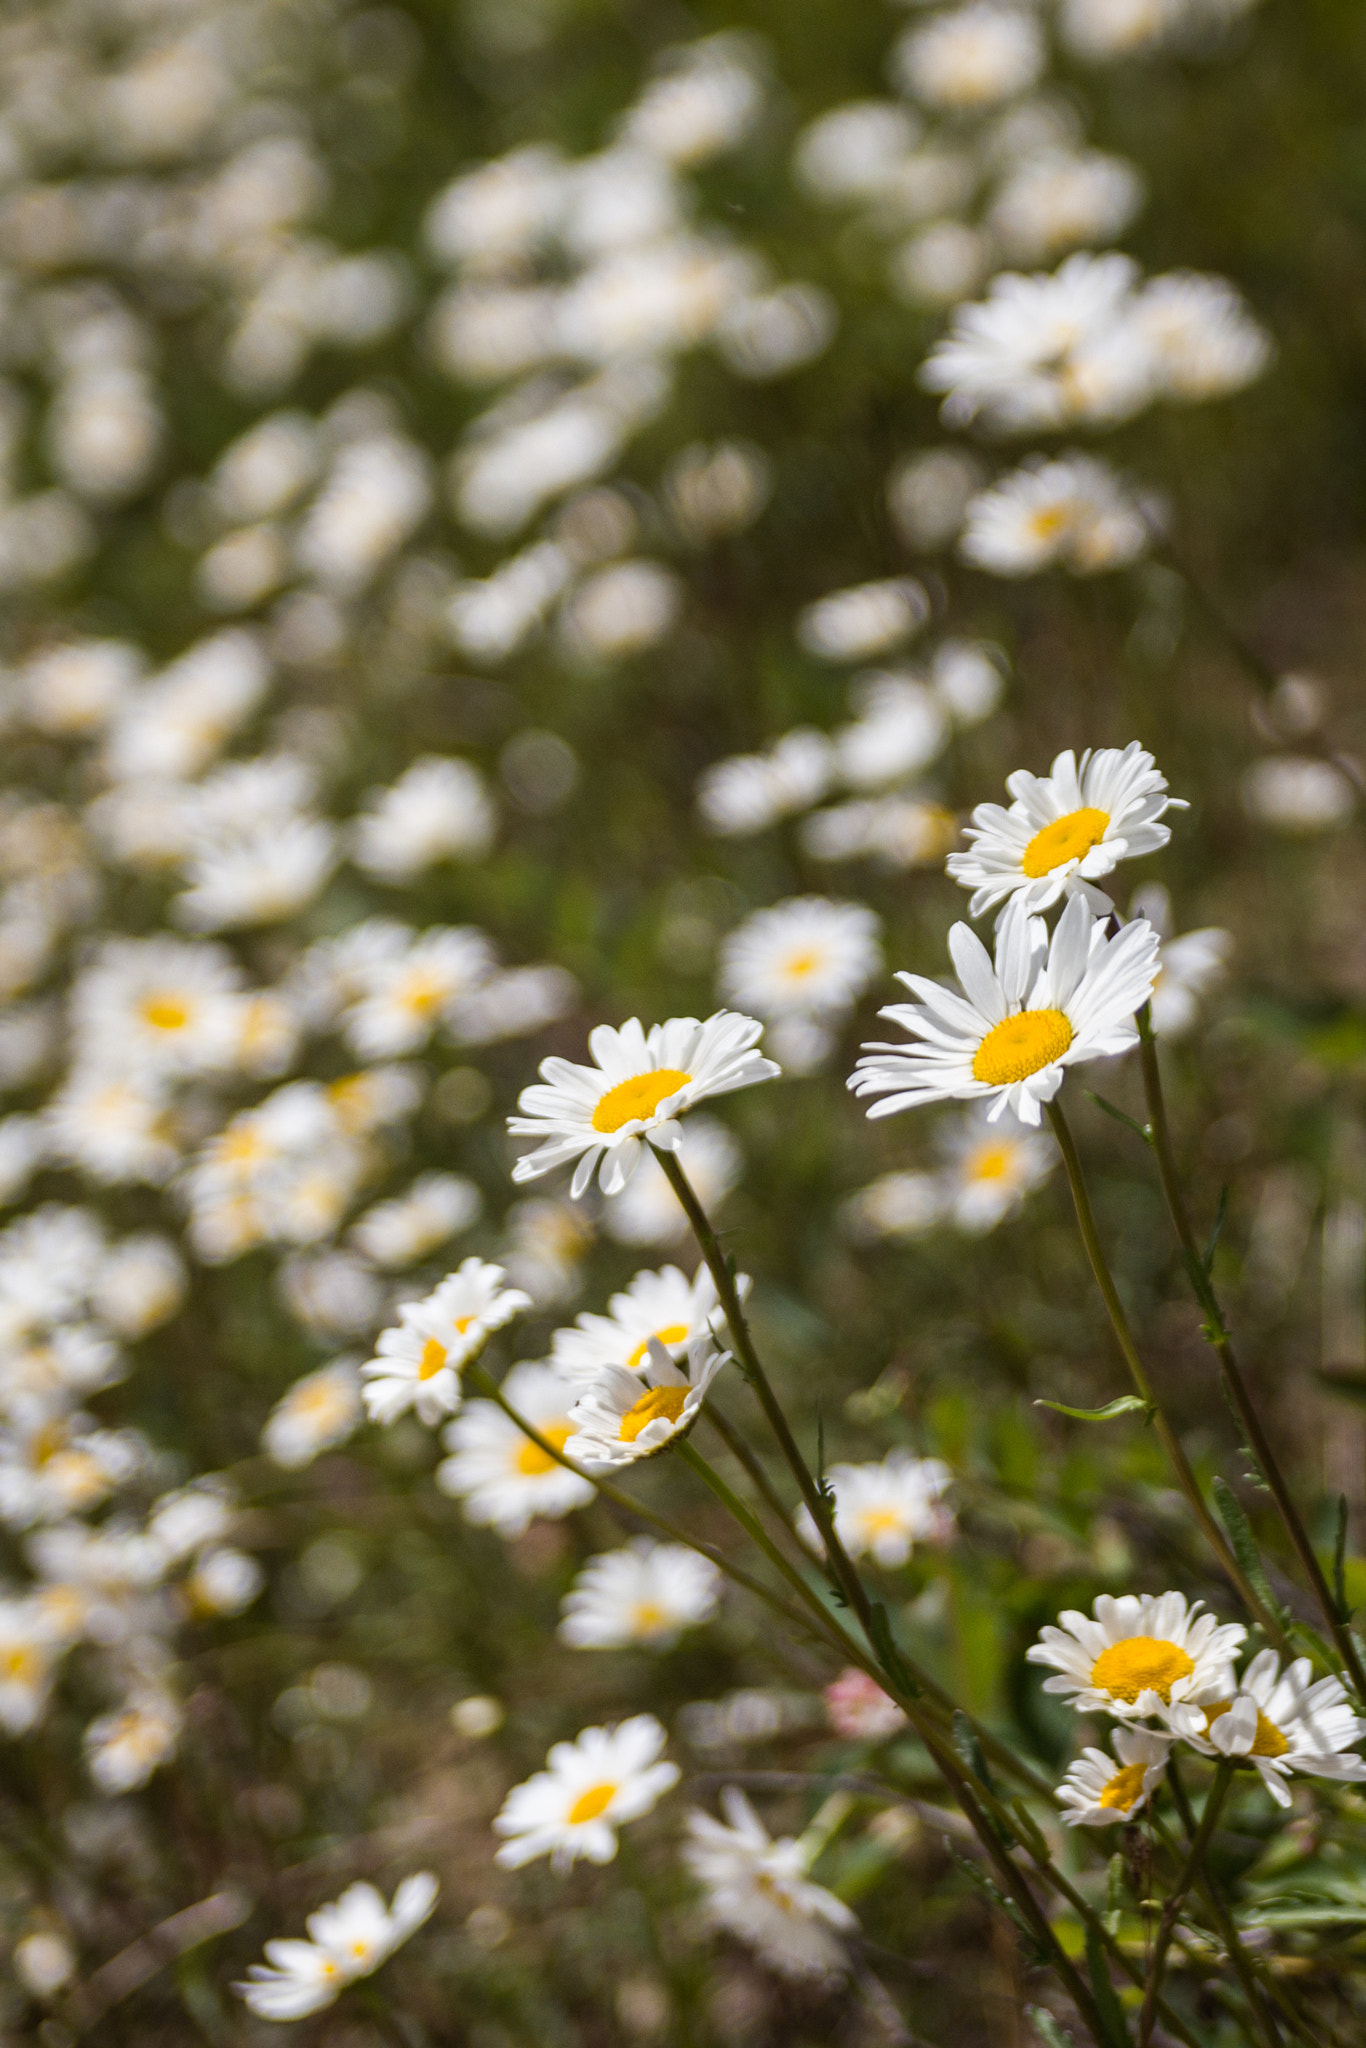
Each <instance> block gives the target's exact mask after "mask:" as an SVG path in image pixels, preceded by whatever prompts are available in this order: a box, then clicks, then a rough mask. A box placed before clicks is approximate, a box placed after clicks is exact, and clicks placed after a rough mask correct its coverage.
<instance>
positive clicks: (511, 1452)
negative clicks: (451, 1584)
mask: <svg viewBox="0 0 1366 2048" xmlns="http://www.w3.org/2000/svg"><path fill="white" fill-rule="evenodd" d="M503 1394H504V1396H505V1397H506V1399H507V1400H508V1401H510V1402H511V1404H512V1406H513V1407H514V1408H515V1409H516V1410H517V1413H518V1414H519V1415H524V1416H525V1417H526V1419H527V1421H528V1422H529V1423H531V1425H532V1426H533V1428H534V1429H535V1430H536V1431H537V1433H538V1434H539V1435H540V1436H543V1437H544V1438H545V1440H546V1442H547V1443H549V1444H553V1445H554V1447H555V1449H556V1450H557V1451H560V1450H563V1449H564V1447H565V1445H566V1443H567V1442H568V1441H569V1438H570V1437H571V1436H572V1435H573V1433H574V1427H573V1424H572V1423H571V1422H570V1420H569V1411H570V1408H571V1407H572V1405H573V1399H574V1396H573V1391H572V1389H571V1388H570V1387H569V1386H568V1385H567V1384H566V1383H565V1381H564V1380H563V1379H561V1377H560V1375H559V1374H558V1373H557V1372H554V1371H552V1370H551V1368H550V1367H549V1366H548V1365H515V1366H514V1367H513V1368H512V1371H511V1372H510V1373H509V1374H508V1376H507V1378H506V1379H505V1380H504V1382H503ZM441 1441H442V1442H443V1443H444V1444H445V1446H446V1449H447V1450H448V1451H449V1452H450V1453H451V1455H450V1457H448V1458H443V1459H442V1461H441V1463H440V1464H439V1465H438V1466H437V1468H436V1483H437V1485H438V1486H439V1487H440V1488H441V1490H442V1492H443V1493H449V1494H451V1495H452V1496H453V1497H454V1498H455V1499H456V1500H459V1501H462V1502H463V1503H464V1512H465V1520H466V1521H467V1522H473V1523H475V1524H476V1525H478V1526H482V1527H484V1528H492V1529H496V1530H497V1531H498V1533H499V1535H500V1536H509V1537H511V1536H521V1535H522V1534H523V1533H524V1532H525V1531H526V1529H528V1528H529V1527H530V1525H531V1523H532V1521H533V1520H534V1518H535V1517H536V1516H537V1515H545V1516H549V1517H553V1518H558V1517H559V1516H561V1515H567V1514H569V1513H570V1512H571V1510H573V1509H574V1508H581V1507H583V1506H585V1505H586V1504H587V1502H589V1501H590V1500H591V1499H592V1498H593V1494H594V1492H595V1490H596V1489H595V1488H594V1486H593V1485H592V1482H591V1481H590V1480H587V1479H581V1478H580V1477H579V1475H578V1474H577V1473H576V1472H567V1471H566V1470H565V1468H564V1466H563V1465H557V1464H556V1462H555V1460H554V1459H553V1458H552V1457H550V1456H549V1455H548V1454H547V1453H546V1452H545V1451H543V1450H542V1449H541V1447H540V1445H539V1444H536V1443H533V1442H532V1440H531V1438H530V1437H529V1436H527V1435H525V1434H524V1432H523V1431H522V1430H520V1429H518V1427H517V1425H516V1423H515V1422H514V1421H513V1420H512V1419H511V1417H510V1416H508V1415H506V1414H504V1412H503V1410H502V1409H501V1408H500V1407H499V1406H498V1404H497V1402H496V1401H471V1402H470V1403H469V1404H468V1405H467V1406H466V1407H464V1408H462V1409H461V1411H460V1413H459V1414H458V1415H457V1416H456V1418H455V1421H454V1422H453V1423H452V1424H451V1426H450V1428H449V1429H447V1430H446V1431H445V1433H444V1435H443V1436H442V1439H441Z"/></svg>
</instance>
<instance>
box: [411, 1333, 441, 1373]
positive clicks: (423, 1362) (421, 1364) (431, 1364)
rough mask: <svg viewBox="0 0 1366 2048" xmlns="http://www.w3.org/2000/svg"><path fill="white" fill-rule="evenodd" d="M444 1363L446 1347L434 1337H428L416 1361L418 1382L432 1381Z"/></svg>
mask: <svg viewBox="0 0 1366 2048" xmlns="http://www.w3.org/2000/svg"><path fill="white" fill-rule="evenodd" d="M445 1363H446V1347H445V1345H444V1344H443V1343H441V1341H440V1340H439V1339H438V1338H436V1337H429V1338H428V1339H427V1341H426V1343H425V1344H424V1345H423V1347H422V1356H421V1358H420V1359H419V1360H418V1365H417V1376H418V1378H419V1379H420V1380H432V1379H435V1378H436V1375H437V1374H438V1373H439V1372H440V1370H441V1368H442V1366H443V1365H444V1364H445Z"/></svg>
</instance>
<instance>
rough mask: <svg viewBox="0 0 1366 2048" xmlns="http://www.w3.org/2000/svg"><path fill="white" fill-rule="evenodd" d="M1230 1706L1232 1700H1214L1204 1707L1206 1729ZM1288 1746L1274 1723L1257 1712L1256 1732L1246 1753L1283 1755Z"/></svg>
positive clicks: (1227, 1710) (1225, 1712) (1251, 1754)
mask: <svg viewBox="0 0 1366 2048" xmlns="http://www.w3.org/2000/svg"><path fill="white" fill-rule="evenodd" d="M1232 1706H1233V1702H1232V1700H1215V1701H1214V1703H1213V1705H1212V1706H1208V1707H1206V1708H1205V1710H1204V1712H1205V1727H1206V1729H1210V1728H1212V1727H1213V1726H1214V1724H1215V1722H1216V1721H1217V1720H1219V1719H1220V1718H1221V1716H1222V1715H1224V1714H1227V1713H1228V1712H1229V1710H1230V1709H1231V1708H1232ZM1289 1748H1290V1744H1289V1743H1288V1742H1287V1741H1286V1739H1285V1737H1284V1736H1283V1735H1282V1733H1281V1731H1280V1729H1279V1728H1278V1727H1277V1726H1276V1723H1275V1722H1274V1721H1268V1720H1267V1718H1266V1715H1265V1714H1263V1713H1260V1712H1259V1713H1258V1715H1257V1733H1256V1735H1255V1736H1254V1737H1253V1740H1252V1748H1251V1749H1250V1750H1249V1751H1248V1755H1249V1756H1284V1755H1285V1754H1286V1752H1287V1751H1288V1750H1289Z"/></svg>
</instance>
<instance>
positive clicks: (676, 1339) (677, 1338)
mask: <svg viewBox="0 0 1366 2048" xmlns="http://www.w3.org/2000/svg"><path fill="white" fill-rule="evenodd" d="M650 1335H651V1336H652V1337H653V1338H654V1340H655V1342H656V1343H657V1344H662V1345H663V1346H664V1348H665V1350H666V1351H667V1350H668V1348H669V1346H670V1345H671V1344H686V1343H687V1341H688V1326H687V1324H686V1323H666V1324H665V1325H664V1328H663V1329H662V1330H652V1331H651V1333H650ZM649 1350H650V1338H649V1337H642V1338H641V1340H640V1342H639V1344H637V1346H636V1348H635V1350H634V1351H633V1352H632V1353H631V1356H630V1357H629V1358H628V1359H627V1361H626V1364H627V1367H628V1369H629V1370H630V1371H631V1372H634V1371H635V1369H636V1367H637V1366H638V1365H643V1364H644V1362H645V1359H646V1357H647V1356H648V1354H649Z"/></svg>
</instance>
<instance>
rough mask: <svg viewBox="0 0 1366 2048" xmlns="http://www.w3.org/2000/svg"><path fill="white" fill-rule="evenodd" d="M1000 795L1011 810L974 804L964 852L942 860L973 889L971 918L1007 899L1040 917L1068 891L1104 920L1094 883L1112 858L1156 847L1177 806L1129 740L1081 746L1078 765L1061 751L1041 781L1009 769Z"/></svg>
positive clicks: (1180, 806) (1133, 856) (1103, 899)
mask: <svg viewBox="0 0 1366 2048" xmlns="http://www.w3.org/2000/svg"><path fill="white" fill-rule="evenodd" d="M1006 788H1007V789H1008V790H1009V791H1010V794H1011V795H1012V796H1013V797H1014V799H1015V801H1014V803H1013V804H1012V805H1011V806H1010V809H1009V810H1008V811H1007V810H1003V809H1002V808H1001V806H1000V805H999V804H978V806H977V808H976V810H975V811H974V812H973V814H972V823H971V825H969V826H968V827H967V828H966V831H965V834H964V836H965V837H966V838H968V839H970V840H972V841H973V842H974V843H973V846H972V849H971V851H970V852H968V853H953V854H950V855H949V858H948V861H947V862H946V866H947V868H948V872H949V873H950V874H951V875H952V876H953V878H954V880H955V881H956V882H960V883H961V884H962V886H963V887H964V888H965V889H971V890H972V891H973V897H972V901H971V903H970V904H969V905H968V912H969V915H970V916H972V917H980V916H981V915H982V912H983V911H984V910H990V909H991V908H992V907H993V906H994V905H995V904H998V903H1005V902H1007V901H1009V900H1010V899H1011V898H1012V897H1016V896H1018V897H1020V898H1021V899H1022V900H1023V902H1024V905H1025V908H1026V909H1028V910H1030V911H1042V910H1049V909H1051V908H1052V906H1053V905H1054V904H1055V903H1056V902H1057V901H1058V900H1059V898H1060V897H1062V896H1064V895H1073V894H1080V895H1083V896H1085V897H1086V899H1087V901H1088V902H1089V903H1090V905H1091V908H1092V909H1093V910H1095V911H1097V912H1106V913H1108V912H1109V911H1111V910H1113V908H1114V905H1113V904H1112V903H1111V901H1110V899H1109V897H1108V896H1107V895H1105V894H1104V892H1103V891H1102V890H1100V889H1097V888H1096V887H1095V886H1094V885H1095V883H1096V882H1098V881H1099V880H1100V879H1101V877H1102V876H1104V875H1108V874H1109V873H1110V872H1111V871H1112V869H1114V868H1115V867H1117V866H1118V864H1119V863H1120V861H1122V860H1137V859H1139V858H1140V857H1141V856H1142V855H1143V854H1145V853H1156V852H1157V850H1158V848H1159V847H1162V846H1165V845H1166V844H1167V841H1168V840H1169V839H1170V838H1171V830H1170V828H1169V827H1168V826H1166V825H1163V824H1160V823H1159V820H1160V819H1161V818H1162V816H1163V815H1164V813H1165V812H1167V811H1169V810H1181V811H1183V810H1185V808H1186V805H1185V803H1184V801H1183V800H1182V799H1181V798H1179V797H1171V796H1168V795H1167V782H1166V777H1165V776H1163V775H1162V774H1160V773H1159V771H1158V769H1157V768H1156V766H1155V765H1154V763H1153V757H1152V755H1151V754H1149V753H1147V752H1146V751H1145V749H1144V748H1142V747H1140V746H1139V744H1138V742H1137V740H1131V741H1130V743H1129V745H1128V746H1127V747H1125V748H1124V749H1123V751H1122V752H1121V751H1120V749H1119V748H1117V747H1101V748H1099V749H1098V750H1097V751H1096V752H1095V753H1092V752H1091V750H1090V749H1089V748H1088V749H1087V751H1086V752H1085V753H1084V754H1083V755H1082V757H1081V760H1080V761H1078V760H1077V758H1076V755H1075V754H1074V753H1073V752H1072V751H1071V749H1070V748H1069V749H1068V751H1067V752H1066V753H1065V754H1059V755H1058V757H1057V759H1056V760H1055V761H1054V763H1053V766H1052V769H1051V771H1050V772H1049V773H1048V774H1047V775H1031V774H1030V773H1029V771H1028V770H1027V769H1025V768H1018V769H1016V771H1015V773H1014V774H1013V775H1011V776H1009V777H1008V778H1007V781H1006Z"/></svg>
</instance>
